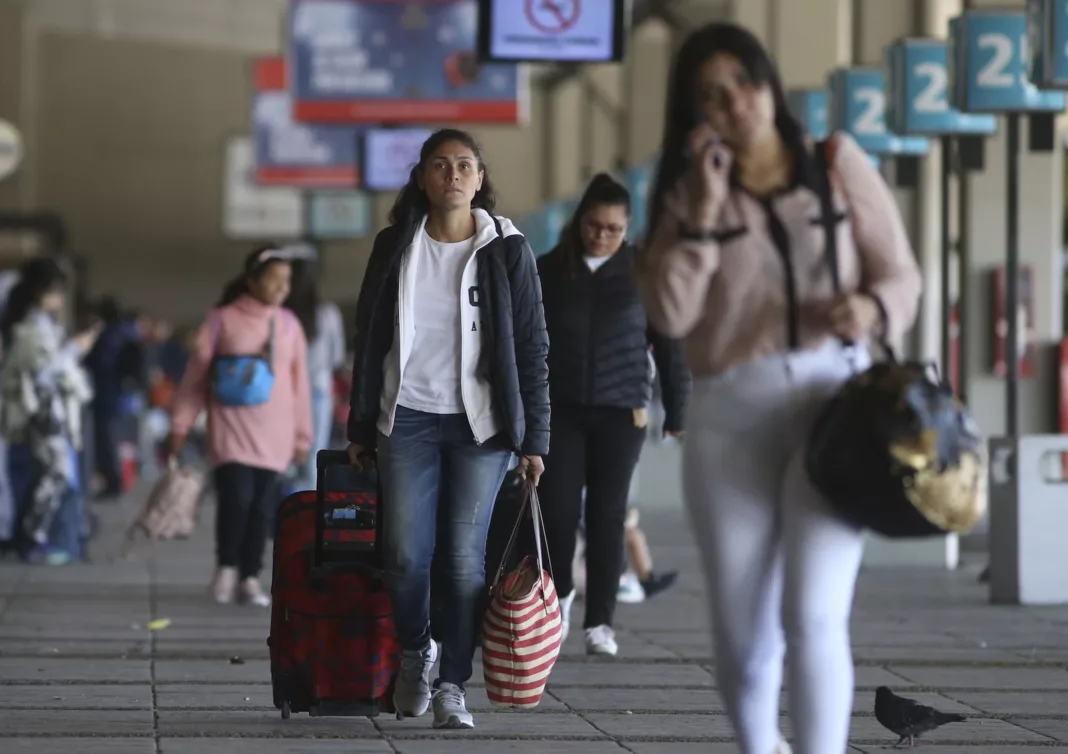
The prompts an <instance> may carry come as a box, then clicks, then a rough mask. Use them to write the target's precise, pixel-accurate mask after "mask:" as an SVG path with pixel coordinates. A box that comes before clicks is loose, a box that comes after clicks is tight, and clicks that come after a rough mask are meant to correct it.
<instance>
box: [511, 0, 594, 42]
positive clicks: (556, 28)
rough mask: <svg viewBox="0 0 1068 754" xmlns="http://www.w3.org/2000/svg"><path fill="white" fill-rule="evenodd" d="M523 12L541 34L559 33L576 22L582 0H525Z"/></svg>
mask: <svg viewBox="0 0 1068 754" xmlns="http://www.w3.org/2000/svg"><path fill="white" fill-rule="evenodd" d="M523 12H524V13H525V14H526V17H527V20H528V21H530V25H531V26H533V27H534V28H535V29H537V30H538V31H540V32H542V33H543V34H560V33H562V32H565V31H567V30H568V29H570V28H571V27H572V26H574V25H575V24H576V23H577V22H578V20H579V15H581V13H582V0H525V1H524V5H523Z"/></svg>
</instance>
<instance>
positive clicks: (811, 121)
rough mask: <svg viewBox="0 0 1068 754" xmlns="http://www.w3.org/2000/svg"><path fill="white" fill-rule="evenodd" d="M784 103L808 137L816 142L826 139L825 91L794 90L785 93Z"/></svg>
mask: <svg viewBox="0 0 1068 754" xmlns="http://www.w3.org/2000/svg"><path fill="white" fill-rule="evenodd" d="M786 102H787V104H788V105H789V107H790V112H792V113H793V115H794V117H795V118H797V120H798V121H800V123H801V127H802V128H804V129H805V131H807V132H808V134H809V136H811V137H812V138H813V139H815V140H816V141H820V140H822V139H826V138H827V135H828V132H827V90H826V89H794V90H793V91H791V92H787V94H786Z"/></svg>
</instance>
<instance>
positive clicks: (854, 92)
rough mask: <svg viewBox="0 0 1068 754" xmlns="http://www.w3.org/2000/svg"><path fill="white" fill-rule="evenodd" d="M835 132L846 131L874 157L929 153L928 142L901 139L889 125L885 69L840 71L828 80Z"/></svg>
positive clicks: (831, 126)
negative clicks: (887, 120)
mask: <svg viewBox="0 0 1068 754" xmlns="http://www.w3.org/2000/svg"><path fill="white" fill-rule="evenodd" d="M827 88H828V90H829V91H830V99H831V106H830V108H829V110H828V111H829V115H830V128H831V130H832V131H845V132H846V133H848V134H849V135H850V136H852V137H853V138H854V139H856V142H857V144H859V145H860V148H861V149H863V150H864V151H866V152H870V153H871V154H925V153H926V152H927V147H928V145H927V140H926V139H920V138H900V137H898V136H897V135H895V134H894V133H893V132H892V131H891V130H889V129H888V128H887V124H886V74H885V73H883V71H882V69H881V68H869V67H858V68H839V69H837V70H834V71H832V72H831V74H830V75H829V76H828V78H827Z"/></svg>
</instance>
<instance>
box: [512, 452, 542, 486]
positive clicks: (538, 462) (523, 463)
mask: <svg viewBox="0 0 1068 754" xmlns="http://www.w3.org/2000/svg"><path fill="white" fill-rule="evenodd" d="M517 471H518V472H519V476H520V477H521V478H522V479H530V480H532V481H533V482H534V486H535V487H537V486H538V482H539V481H541V475H542V474H543V473H544V472H545V461H543V460H542V458H541V456H520V457H519V468H518V469H517Z"/></svg>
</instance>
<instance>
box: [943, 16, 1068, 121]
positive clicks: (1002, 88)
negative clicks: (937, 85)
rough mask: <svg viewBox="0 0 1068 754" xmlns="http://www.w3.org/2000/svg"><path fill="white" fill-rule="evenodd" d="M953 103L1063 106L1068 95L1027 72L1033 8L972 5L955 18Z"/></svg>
mask: <svg viewBox="0 0 1068 754" xmlns="http://www.w3.org/2000/svg"><path fill="white" fill-rule="evenodd" d="M949 39H950V41H949V56H948V62H949V69H950V76H949V78H950V81H951V82H952V86H951V89H950V92H951V104H952V105H953V106H955V107H958V108H959V109H961V110H963V111H964V112H978V113H983V112H985V113H998V112H1021V111H1035V110H1038V111H1043V110H1044V111H1054V112H1056V111H1060V110H1063V109H1064V105H1065V96H1064V94H1063V93H1061V92H1048V91H1041V90H1039V89H1038V87H1036V86H1035V85H1034V84H1032V83H1031V80H1030V79H1029V78H1028V77H1027V69H1028V60H1029V58H1028V40H1027V14H1026V13H1024V12H1023V11H1019V12H1014V11H994V10H977V11H969V12H967V13H964V14H963V15H961V16H957V17H956V18H954V19H952V20H951V21H950V23H949Z"/></svg>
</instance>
